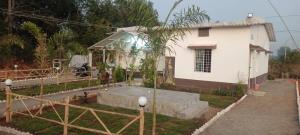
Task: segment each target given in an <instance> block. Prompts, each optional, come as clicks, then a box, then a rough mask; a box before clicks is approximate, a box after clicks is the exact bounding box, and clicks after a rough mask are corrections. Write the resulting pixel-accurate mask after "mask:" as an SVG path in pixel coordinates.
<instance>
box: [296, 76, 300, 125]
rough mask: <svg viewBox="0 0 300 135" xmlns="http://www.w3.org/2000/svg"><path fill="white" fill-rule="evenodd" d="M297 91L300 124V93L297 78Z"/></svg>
mask: <svg viewBox="0 0 300 135" xmlns="http://www.w3.org/2000/svg"><path fill="white" fill-rule="evenodd" d="M296 93H297V107H298V123H299V125H300V97H299V96H300V95H299V83H298V80H296Z"/></svg>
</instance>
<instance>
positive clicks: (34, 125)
mask: <svg viewBox="0 0 300 135" xmlns="http://www.w3.org/2000/svg"><path fill="white" fill-rule="evenodd" d="M73 104H75V103H73ZM81 105H82V106H86V107H91V108H95V109H101V110H108V111H114V112H120V113H126V114H134V115H137V114H138V113H139V112H138V111H136V110H129V109H123V108H116V107H110V106H105V105H99V104H96V103H95V102H94V100H93V102H91V101H89V104H81ZM56 108H57V110H58V112H59V114H60V115H61V116H62V118H63V115H62V114H63V111H64V108H63V107H59V106H56ZM50 110H51V109H50V108H47V109H46V110H44V113H43V115H42V116H44V117H46V118H51V119H55V120H58V118H57V116H56V114H55V112H53V111H52V110H51V111H50ZM81 112H82V110H77V109H71V110H70V115H69V119H74V118H75V117H76V116H77V115H79V114H80V113H81ZM98 115H99V116H100V117H101V119H103V121H104V123H105V124H106V125H107V127H108V128H109V129H110V130H112V131H113V132H115V131H117V130H119V129H121V128H122V127H123V126H124V125H126V124H127V123H128V122H129V121H130V119H128V118H127V117H122V116H116V115H111V114H103V113H99V114H98ZM95 123H97V120H96V119H94V117H92V116H91V115H90V114H88V113H87V114H85V115H84V116H83V117H82V119H80V120H78V121H77V122H75V124H76V125H81V126H84V127H89V128H96V129H102V128H101V127H100V126H97V125H98V124H95ZM201 124H203V122H201V120H199V119H193V120H182V119H177V118H173V117H168V116H163V115H157V134H159V135H182V134H183V135H185V134H191V133H192V132H193V130H195V129H196V128H198V127H199V126H201ZM1 125H4V126H9V127H13V128H16V129H19V130H21V131H26V132H30V133H33V134H35V135H59V134H62V133H63V127H62V126H60V125H57V124H54V123H50V122H47V121H43V120H39V119H35V118H31V117H25V116H20V115H14V116H13V119H12V123H10V124H6V123H5V119H4V118H2V119H1ZM151 129H152V114H151V113H145V134H146V135H150V134H151ZM138 132H139V123H138V122H135V123H134V124H133V125H131V126H130V127H129V128H128V129H126V130H125V131H124V132H123V134H125V135H137V134H138ZM69 134H70V135H93V134H94V133H90V132H86V131H82V130H77V129H73V128H69Z"/></svg>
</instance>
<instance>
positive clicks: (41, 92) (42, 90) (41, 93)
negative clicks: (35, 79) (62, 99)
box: [40, 77, 44, 114]
mask: <svg viewBox="0 0 300 135" xmlns="http://www.w3.org/2000/svg"><path fill="white" fill-rule="evenodd" d="M43 94H44V79H43V77H42V78H41V89H40V99H42V98H43ZM40 107H41V110H40V114H43V101H42V100H41V102H40Z"/></svg>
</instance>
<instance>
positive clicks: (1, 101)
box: [0, 83, 121, 103]
mask: <svg viewBox="0 0 300 135" xmlns="http://www.w3.org/2000/svg"><path fill="white" fill-rule="evenodd" d="M117 84H121V83H116V85H117ZM103 86H105V85H103V84H101V85H98V86H92V87H86V88H77V89H72V90H66V91H59V92H55V93H47V94H44V95H43V96H50V95H51V96H53V95H58V94H64V93H71V92H77V91H85V90H91V89H97V88H99V87H103ZM33 97H35V98H37V97H40V96H39V95H36V96H33ZM22 99H28V98H22ZM15 100H18V99H15ZM0 103H6V100H0Z"/></svg>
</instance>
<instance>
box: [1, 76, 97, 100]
mask: <svg viewBox="0 0 300 135" xmlns="http://www.w3.org/2000/svg"><path fill="white" fill-rule="evenodd" d="M99 84H100V82H99V80H91V82H90V86H96V85H99ZM88 86H89V81H88V80H87V81H76V82H68V83H66V89H65V83H60V84H59V85H57V84H49V85H44V94H48V93H56V92H59V91H64V90H71V89H77V88H84V87H88ZM12 92H14V93H17V94H21V95H27V96H35V95H39V94H40V86H34V87H28V88H23V89H17V90H12ZM4 99H5V91H1V92H0V100H4Z"/></svg>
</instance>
